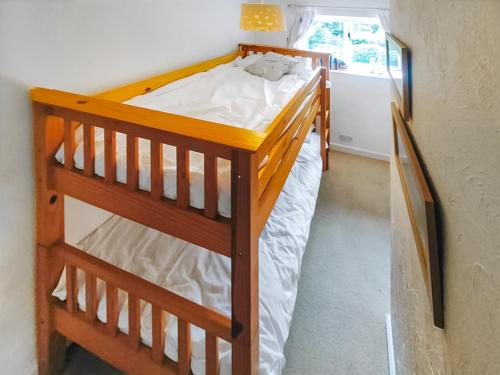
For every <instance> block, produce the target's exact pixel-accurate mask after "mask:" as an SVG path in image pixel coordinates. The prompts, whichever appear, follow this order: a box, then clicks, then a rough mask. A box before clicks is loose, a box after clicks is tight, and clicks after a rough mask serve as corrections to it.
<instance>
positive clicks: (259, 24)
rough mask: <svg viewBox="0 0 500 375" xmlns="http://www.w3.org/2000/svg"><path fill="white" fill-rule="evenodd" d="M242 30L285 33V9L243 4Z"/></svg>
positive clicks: (274, 6)
mask: <svg viewBox="0 0 500 375" xmlns="http://www.w3.org/2000/svg"><path fill="white" fill-rule="evenodd" d="M240 28H242V29H243V30H249V31H285V30H286V25H285V16H284V14H283V8H282V7H281V5H277V4H265V3H260V4H241V19H240Z"/></svg>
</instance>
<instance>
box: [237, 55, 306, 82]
mask: <svg viewBox="0 0 500 375" xmlns="http://www.w3.org/2000/svg"><path fill="white" fill-rule="evenodd" d="M298 63H299V61H298V60H296V59H293V58H291V57H287V56H283V55H280V54H278V53H274V52H268V53H266V54H265V55H264V56H262V58H261V59H259V60H257V61H256V62H254V63H253V64H252V65H249V66H247V67H246V68H245V70H246V71H247V72H248V73H250V74H253V75H255V76H259V77H262V78H265V79H267V80H269V81H278V80H279V79H280V78H281V77H283V76H284V75H285V74H286V73H289V72H290V71H291V70H292V69H293V68H294V67H295V65H297V64H298Z"/></svg>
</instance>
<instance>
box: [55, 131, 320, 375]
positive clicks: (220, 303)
mask: <svg viewBox="0 0 500 375" xmlns="http://www.w3.org/2000/svg"><path fill="white" fill-rule="evenodd" d="M318 150H319V137H318V136H317V135H316V134H315V133H312V134H311V135H310V136H309V138H308V139H307V140H306V143H304V145H303V147H302V149H301V151H300V154H299V156H298V158H297V161H296V162H295V164H294V166H293V168H292V171H291V173H290V175H289V177H288V179H287V181H286V183H285V186H284V188H283V190H282V192H281V194H280V196H279V198H278V200H277V202H276V205H275V207H274V209H273V211H272V213H271V216H270V217H269V220H268V222H267V224H266V226H265V228H264V230H263V232H262V234H261V236H260V239H259V288H260V310H259V314H260V335H259V338H260V374H270V375H279V374H281V371H282V369H283V367H284V365H285V357H284V354H283V350H284V346H285V342H286V340H287V337H288V333H289V329H290V323H291V319H292V314H293V309H294V306H295V298H296V295H297V284H298V281H299V273H300V265H301V261H302V256H303V254H304V250H305V246H306V242H307V238H308V236H309V227H310V223H311V219H312V216H313V213H314V207H315V204H316V198H317V194H318V189H319V183H320V179H321V173H322V162H321V158H320V156H319V151H318ZM79 247H80V248H82V249H83V250H84V251H86V252H88V253H90V254H92V255H94V256H96V257H99V258H101V259H103V260H105V261H106V262H109V263H112V264H114V265H115V266H118V267H120V268H122V269H124V270H126V271H129V272H132V273H134V274H136V275H138V276H140V277H142V278H144V279H146V280H149V281H151V282H153V283H155V284H157V285H160V286H162V287H164V288H166V289H168V290H170V291H172V292H175V293H178V294H179V295H181V296H183V297H185V298H188V299H190V300H192V301H194V302H196V303H199V304H202V305H205V306H207V307H210V308H213V309H215V310H217V311H219V312H220V313H222V314H224V315H226V316H231V285H230V280H231V261H230V259H229V258H226V257H224V256H222V255H219V254H216V253H213V252H210V251H208V250H205V249H203V248H201V247H199V246H196V245H193V244H190V243H187V242H185V241H182V240H179V239H177V238H175V237H172V236H169V235H166V234H162V233H160V232H157V231H155V230H153V229H151V228H148V227H145V226H142V225H139V224H137V223H134V222H132V221H129V220H127V219H124V218H120V217H118V216H114V217H112V218H111V219H110V220H109V221H107V222H106V223H104V224H103V225H102V226H101V227H99V228H98V229H97V230H96V231H95V232H94V233H93V234H91V235H90V236H89V237H87V238H86V239H85V240H83V241H82V242H81V244H80V245H79ZM78 285H79V293H78V303H79V306H80V308H81V309H82V310H85V287H84V275H83V274H79V275H78ZM53 295H54V296H56V297H58V298H59V299H61V300H65V299H66V277H65V274H64V273H63V274H62V276H61V278H60V280H59V284H58V286H57V287H56V289H55V290H54V292H53ZM98 296H99V300H100V303H99V308H98V318H99V320H101V321H102V322H106V306H105V305H106V304H105V286H104V284H103V283H100V282H98ZM119 306H121V312H120V317H119V322H118V326H119V329H120V330H121V331H123V332H125V333H127V332H128V315H127V313H128V312H127V308H126V306H127V296H126V294H125V293H123V292H120V295H119ZM167 321H168V323H167V326H166V332H167V333H166V342H165V354H166V355H167V356H168V357H169V358H171V359H173V360H177V319H176V318H175V317H173V316H169V317H168V320H167ZM141 326H142V327H141V336H142V340H143V342H144V343H145V344H147V345H151V307H150V305H148V304H145V303H143V305H142V312H141ZM191 336H192V344H193V347H192V348H193V352H192V358H191V360H192V370H193V373H194V374H195V375H201V374H204V373H205V348H204V338H205V336H204V331H202V330H201V329H199V328H197V327H192V330H191ZM219 350H220V364H221V367H220V374H230V373H231V349H230V345H229V344H228V343H226V342H222V341H221V340H219Z"/></svg>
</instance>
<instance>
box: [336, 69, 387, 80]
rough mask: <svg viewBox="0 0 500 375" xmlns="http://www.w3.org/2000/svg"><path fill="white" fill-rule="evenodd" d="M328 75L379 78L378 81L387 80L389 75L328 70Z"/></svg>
mask: <svg viewBox="0 0 500 375" xmlns="http://www.w3.org/2000/svg"><path fill="white" fill-rule="evenodd" d="M330 74H340V75H350V76H357V77H369V78H379V79H389V74H387V72H384V73H370V72H363V71H352V70H330Z"/></svg>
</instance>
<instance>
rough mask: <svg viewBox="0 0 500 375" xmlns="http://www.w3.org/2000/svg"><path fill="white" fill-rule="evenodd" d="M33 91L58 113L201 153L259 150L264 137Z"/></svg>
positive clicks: (36, 99)
mask: <svg viewBox="0 0 500 375" xmlns="http://www.w3.org/2000/svg"><path fill="white" fill-rule="evenodd" d="M30 93H31V99H32V100H33V101H34V102H36V103H40V104H45V105H49V106H52V107H53V113H54V114H57V115H58V116H59V115H64V116H65V117H71V118H72V119H74V120H78V121H81V122H84V123H85V122H89V123H91V124H93V125H96V126H108V127H116V128H117V129H116V130H117V131H120V132H122V133H125V134H129V133H132V134H134V135H137V136H139V137H144V138H147V139H152V138H155V139H156V136H162V137H166V138H167V139H166V140H165V143H168V144H178V143H183V144H185V145H186V146H187V147H189V149H190V150H193V151H198V150H196V149H195V146H198V149H199V150H202V151H201V152H203V149H206V150H208V149H210V150H213V152H214V153H218V152H219V153H221V154H223V153H224V150H225V151H226V155H227V152H228V151H229V150H228V148H235V149H238V150H248V151H256V150H257V149H258V148H259V146H260V144H261V142H262V140H263V138H264V136H263V134H262V133H259V132H256V131H252V130H248V129H243V128H238V127H235V126H230V125H224V124H219V123H215V122H210V121H204V120H199V119H194V118H190V117H186V116H180V115H175V114H172V113H165V112H161V111H155V110H152V109H147V108H141V107H135V106H131V105H127V104H123V103H114V102H110V101H107V100H102V99H97V98H93V97H90V96H84V95H77V94H72V93H68V92H64V91H57V90H49V89H44V88H36V89H32V90H31V91H30ZM98 122H99V123H98ZM106 124H107V125H106ZM157 140H158V141H160V142H163V141H162V140H160V139H157ZM222 157H224V156H222Z"/></svg>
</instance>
